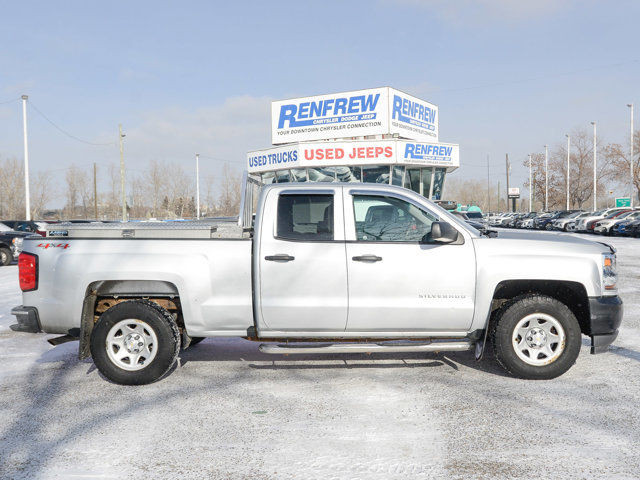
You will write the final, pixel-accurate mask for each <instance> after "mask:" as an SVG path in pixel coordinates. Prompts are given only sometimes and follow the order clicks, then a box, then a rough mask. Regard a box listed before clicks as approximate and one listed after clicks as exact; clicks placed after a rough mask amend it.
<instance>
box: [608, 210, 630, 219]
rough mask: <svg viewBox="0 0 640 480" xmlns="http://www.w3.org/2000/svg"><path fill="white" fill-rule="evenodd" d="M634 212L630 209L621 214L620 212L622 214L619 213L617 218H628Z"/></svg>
mask: <svg viewBox="0 0 640 480" xmlns="http://www.w3.org/2000/svg"><path fill="white" fill-rule="evenodd" d="M633 213H634V212H633V211H631V210H630V211H628V212H624V213H621V214H620V215H618V216H617V217H616V218H627V217H629V216H631V215H632V214H633ZM607 218H613V217H611V216H609V217H607Z"/></svg>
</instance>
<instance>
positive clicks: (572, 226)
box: [564, 212, 593, 232]
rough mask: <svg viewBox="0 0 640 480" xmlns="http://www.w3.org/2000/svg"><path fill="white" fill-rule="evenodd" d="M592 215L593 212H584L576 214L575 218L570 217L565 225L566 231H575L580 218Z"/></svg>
mask: <svg viewBox="0 0 640 480" xmlns="http://www.w3.org/2000/svg"><path fill="white" fill-rule="evenodd" d="M592 215H593V212H582V213H580V214H579V215H577V216H575V217H574V218H571V219H569V221H568V222H567V224H566V225H565V227H564V228H565V231H567V232H575V231H576V227H577V225H578V222H580V220H582V219H583V218H586V217H589V216H592Z"/></svg>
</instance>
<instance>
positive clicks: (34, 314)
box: [12, 183, 622, 384]
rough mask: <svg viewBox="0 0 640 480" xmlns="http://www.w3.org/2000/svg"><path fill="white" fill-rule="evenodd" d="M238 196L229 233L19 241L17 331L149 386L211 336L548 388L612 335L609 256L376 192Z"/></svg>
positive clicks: (386, 190)
mask: <svg viewBox="0 0 640 480" xmlns="http://www.w3.org/2000/svg"><path fill="white" fill-rule="evenodd" d="M253 187H255V188H253ZM249 191H251V192H255V193H251V194H248V193H245V194H244V195H243V205H242V207H241V213H240V215H239V216H238V219H237V221H234V222H232V221H230V220H228V219H221V220H219V221H213V222H193V223H179V224H175V225H173V224H166V223H165V224H161V225H154V224H145V223H122V224H102V225H101V224H96V225H92V224H91V225H62V224H58V225H53V226H51V227H50V229H49V230H48V232H47V237H46V238H37V239H30V238H26V239H25V240H24V247H23V248H24V250H23V253H22V254H21V255H20V258H19V262H18V263H19V280H20V287H21V289H22V291H23V294H22V298H23V305H21V306H19V307H16V308H14V309H13V311H12V313H13V314H14V315H15V316H16V318H17V321H18V323H17V324H16V325H13V326H12V328H13V329H14V330H16V331H22V332H34V333H36V332H46V333H57V334H62V335H63V336H62V337H58V338H53V339H51V340H49V341H50V342H51V343H53V344H57V343H60V342H63V341H68V340H79V356H80V358H85V357H88V356H91V357H92V358H93V361H94V363H95V365H96V366H97V368H98V369H99V371H100V372H101V373H102V374H103V375H104V376H105V377H106V378H107V379H109V380H111V381H113V382H116V383H120V384H147V383H151V382H154V381H156V380H158V379H160V378H161V377H163V376H164V375H166V374H167V372H169V371H170V369H171V367H172V366H173V365H174V363H175V362H176V358H177V357H178V355H179V352H180V349H181V348H187V347H190V346H191V345H194V344H195V343H197V342H198V341H200V340H202V339H203V338H206V337H229V336H233V337H243V338H245V339H249V340H253V341H259V342H261V345H260V346H259V349H260V351H261V352H264V353H268V354H289V355H294V354H322V353H330V354H336V353H338V354H342V353H344V354H350V353H363V352H367V353H374V352H395V353H399V354H400V353H403V352H459V351H466V350H474V349H475V355H476V359H480V358H481V357H482V356H483V352H484V351H485V347H486V346H491V350H492V351H493V353H494V355H495V357H496V358H497V360H498V362H499V363H500V364H501V365H502V366H503V367H504V368H505V369H506V370H507V371H508V372H509V373H510V374H512V375H514V376H516V377H520V378H525V379H550V378H554V377H557V376H559V375H561V374H563V373H564V372H566V371H567V370H568V369H569V368H570V367H571V366H572V365H573V364H574V363H575V361H576V359H577V357H578V353H579V351H580V347H581V343H582V335H585V336H588V337H589V338H590V339H591V353H600V352H603V351H605V350H606V349H607V347H608V345H609V344H611V343H612V342H613V341H614V340H615V338H616V336H617V334H618V327H619V325H620V322H621V319H622V301H621V299H620V297H619V296H618V293H617V286H616V281H617V275H616V255H615V250H614V249H613V248H611V247H609V246H608V245H606V244H602V243H597V242H593V241H588V240H583V239H579V238H574V237H572V236H568V235H564V234H555V233H542V232H540V233H533V234H532V233H526V232H495V231H493V232H492V231H484V232H479V231H478V230H475V229H474V228H473V227H471V226H469V225H468V224H466V223H465V222H464V221H461V220H460V219H458V218H456V217H455V216H454V215H451V214H449V213H448V212H447V211H445V210H444V209H442V208H440V207H438V206H437V205H435V204H434V203H432V202H430V201H429V200H427V199H425V198H424V197H422V196H420V195H418V194H416V193H414V192H412V191H409V190H406V189H403V188H399V187H393V186H389V185H379V184H366V183H362V184H354V183H297V184H296V183H289V184H276V185H267V186H259V185H252V188H249V189H245V192H249ZM254 197H256V198H257V200H258V201H257V204H256V206H255V209H254V208H253V205H254V202H253V198H254ZM254 210H255V215H254V213H253V212H254Z"/></svg>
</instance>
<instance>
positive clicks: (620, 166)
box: [604, 130, 640, 204]
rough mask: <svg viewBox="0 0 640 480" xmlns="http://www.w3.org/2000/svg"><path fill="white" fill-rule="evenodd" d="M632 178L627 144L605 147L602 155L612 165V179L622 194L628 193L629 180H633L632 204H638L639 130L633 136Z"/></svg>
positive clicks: (639, 176) (639, 189) (639, 168)
mask: <svg viewBox="0 0 640 480" xmlns="http://www.w3.org/2000/svg"><path fill="white" fill-rule="evenodd" d="M633 151H634V155H633V177H631V165H630V164H629V154H630V153H631V152H629V144H628V143H627V144H626V145H620V144H618V143H612V144H610V145H607V147H606V148H605V152H604V154H605V155H606V156H607V157H608V158H609V160H610V161H611V164H612V165H613V179H614V180H615V182H616V183H617V184H618V185H619V186H620V187H621V188H622V190H623V191H624V192H628V191H629V184H630V183H631V182H630V179H631V178H633V193H632V194H633V195H635V200H634V204H637V203H638V202H640V194H639V192H640V130H636V131H635V132H634V134H633Z"/></svg>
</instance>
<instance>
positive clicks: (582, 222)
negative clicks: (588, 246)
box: [575, 207, 628, 232]
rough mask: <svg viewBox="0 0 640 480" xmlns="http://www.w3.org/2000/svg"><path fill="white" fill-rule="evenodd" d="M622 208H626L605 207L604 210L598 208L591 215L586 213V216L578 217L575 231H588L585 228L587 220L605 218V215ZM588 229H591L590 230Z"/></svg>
mask: <svg viewBox="0 0 640 480" xmlns="http://www.w3.org/2000/svg"><path fill="white" fill-rule="evenodd" d="M624 210H628V208H620V207H618V208H605V209H604V210H598V211H597V212H593V214H592V215H588V216H586V217H583V218H581V219H580V221H579V222H578V223H576V229H575V231H576V232H588V231H589V230H587V226H588V224H589V222H593V221H594V220H601V219H603V218H605V217H606V216H608V215H610V214H611V213H613V212H620V211H624ZM594 223H595V222H594ZM590 231H593V229H592V230H590Z"/></svg>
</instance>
